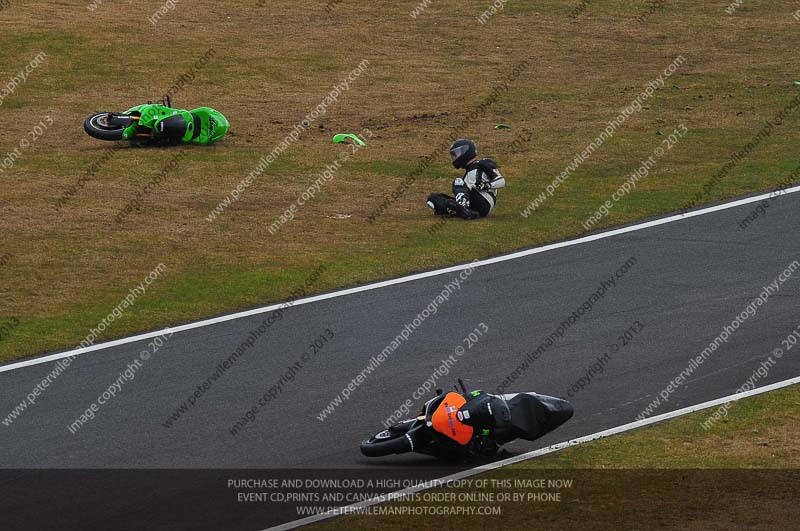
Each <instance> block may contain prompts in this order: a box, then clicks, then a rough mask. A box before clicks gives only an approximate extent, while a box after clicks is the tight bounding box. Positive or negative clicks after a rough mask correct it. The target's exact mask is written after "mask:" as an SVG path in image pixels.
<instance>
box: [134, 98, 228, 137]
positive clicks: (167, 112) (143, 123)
mask: <svg viewBox="0 0 800 531" xmlns="http://www.w3.org/2000/svg"><path fill="white" fill-rule="evenodd" d="M123 114H128V115H130V114H138V115H139V121H138V122H134V123H132V124H131V125H129V126H128V127H127V128H126V129H125V130H124V131H123V133H122V138H123V140H129V139H131V138H133V137H134V135H135V134H136V130H137V128H142V127H144V128H147V129H151V130H153V131H157V130H158V129H156V128H157V126H158V123H159V122H160V121H161V120H163V119H165V118H169V117H170V116H174V115H176V114H180V115H181V116H183V119H184V120H186V123H187V124H189V127H188V128H187V131H186V134H185V135H184V136H183V139H182V141H183V142H187V143H192V144H200V145H208V144H212V143H214V142H216V141H217V140H220V139H222V137H224V136H225V134H226V133H227V132H228V130H230V128H231V125H230V123H229V122H228V119H227V118H225V116H224V115H223V114H222V113H221V112H219V111H217V110H215V109H212V108H211V107H198V108H197V109H192V110H191V111H186V110H183V109H173V108H170V107H166V106H164V105H160V104H157V103H145V104H143V105H137V106H135V107H131V108H130V109H128V110H127V111H125V112H124V113H123ZM194 116H197V117H199V118H200V134H199V135H198V136H197V137H195V138H192V136H194V135H193V132H194V131H193V127H194Z"/></svg>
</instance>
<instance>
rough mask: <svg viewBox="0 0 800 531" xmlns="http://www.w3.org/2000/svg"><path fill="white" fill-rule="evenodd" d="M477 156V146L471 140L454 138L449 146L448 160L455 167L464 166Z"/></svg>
mask: <svg viewBox="0 0 800 531" xmlns="http://www.w3.org/2000/svg"><path fill="white" fill-rule="evenodd" d="M477 156H478V148H476V147H475V142H473V141H472V140H456V141H455V142H453V145H452V146H450V160H452V161H453V166H455V167H456V168H466V167H467V163H468V162H469V161H471V160H472V159H474V158H475V157H477Z"/></svg>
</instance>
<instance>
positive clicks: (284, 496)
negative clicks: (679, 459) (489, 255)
mask: <svg viewBox="0 0 800 531" xmlns="http://www.w3.org/2000/svg"><path fill="white" fill-rule="evenodd" d="M456 472H458V469H454V468H428V469H419V468H417V469H402V468H399V467H398V468H374V469H326V470H315V469H278V470H265V469H253V470H0V485H1V486H2V495H1V496H0V529H3V530H4V531H16V530H30V529H36V530H50V529H52V530H56V529H57V530H73V529H75V530H82V531H87V530H94V529H114V530H135V531H162V530H163V531H167V530H168V531H178V530H187V531H188V530H191V531H203V530H214V531H218V530H231V531H238V530H241V531H260V530H264V529H268V528H272V527H278V526H282V525H284V524H288V523H291V522H297V521H301V520H302V521H304V522H306V523H313V522H311V521H313V520H315V519H316V518H315V515H320V514H329V515H330V514H333V515H335V517H336V518H335V519H332V520H328V519H326V520H325V521H324V522H325V528H326V529H343V530H344V529H364V528H375V527H379V528H381V529H397V530H402V529H409V530H410V529H420V528H427V527H431V528H441V529H451V528H456V527H457V528H458V529H459V530H460V531H463V530H470V529H476V530H481V531H483V530H485V529H486V526H489V525H491V526H494V527H497V526H498V525H499V526H500V527H501V528H502V529H530V528H531V524H530V522H531V521H536V526H535V527H536V529H537V530H546V529H567V528H569V529H576V530H577V529H655V528H662V529H671V528H675V529H678V528H680V529H694V528H697V529H705V528H720V529H734V528H736V529H741V528H748V529H785V528H786V526H785V523H786V522H794V521H800V508H798V505H799V504H797V503H796V501H795V499H794V498H795V496H796V493H797V492H800V470H763V469H759V470H536V469H529V470H523V469H501V470H495V471H492V472H489V473H486V474H480V475H471V476H465V477H461V478H458V479H456V478H454V477H453V476H452V475H453V474H454V473H456ZM430 487H433V488H430Z"/></svg>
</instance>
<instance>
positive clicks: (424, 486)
mask: <svg viewBox="0 0 800 531" xmlns="http://www.w3.org/2000/svg"><path fill="white" fill-rule="evenodd" d="M798 383H800V376H796V377H794V378H790V379H788V380H783V381H780V382H776V383H774V384H770V385H765V386H763V387H757V388H755V389H751V390H750V391H745V392H742V393H736V394H733V395H729V396H724V397H722V398H717V399H714V400H709V401H708V402H702V403H700V404H695V405H693V406H688V407H685V408H682V409H676V410H675V411H670V412H668V413H663V414H661V415H657V416H655V417H650V418H646V419H642V420H637V421H634V422H630V423H628V424H623V425H621V426H617V427H615V428H609V429H607V430H603V431H599V432H597V433H593V434H591V435H584V436H583V437H578V438H576V439H570V440H568V441H564V442H560V443H557V444H554V445H552V446H547V447H545V448H540V449H539V450H533V451H532V452H527V453H524V454H520V455H516V456H514V457H509V458H508V459H503V460H501V461H495V462H494V463H490V464H488V465H481V466H479V467H475V468H470V469H468V470H464V471H462V472H458V473H456V474H452V475H450V476H445V477H443V478H439V479H434V480H430V481H426V482H424V483H421V484H420V485H416V486H413V487H408V488H405V489H402V490H398V491H395V492H392V493H390V494H386V495H384V497H383V498H380V497H375V498H371V499H369V500H364V501H362V502H358V503H354V504H352V505H346V506H342V507H339V508H337V509H336V510H334V511H328V512H325V513H322V514H318V515H314V516H307V517H306V518H303V519H300V520H295V521H293V522H287V523H285V524H281V525H279V526H275V527H270V528H268V529H265V530H263V531H284V530H288V529H295V528H297V527H301V526H305V525H309V524H313V523H316V522H319V521H322V520H327V519H330V518H334V517H337V516H343V515H346V514H348V513H357V512H358V510H359V509H364V508H367V507H371V506H373V505H379V504H381V503H386V502H387V501H402V499H403V498H404V497H405V496H408V495H409V494H414V493H417V492H420V491H423V490H429V489H432V488H437V487H442V486H444V484H446V483H447V482H450V481H458V480H460V479H464V478H468V477H471V476H476V475H478V474H483V473H485V472H489V471H492V470H496V469H498V468H502V467H504V466H508V465H513V464H515V463H519V462H521V461H527V460H529V459H533V458H535V457H540V456H543V455H546V454H550V453H553V452H558V451H559V450H563V449H565V448H569V447H572V446H577V445H579V444H583V443H587V442H590V441H594V440H597V439H602V438H604V437H609V436H611V435H617V434H619V433H623V432H626V431H630V430H634V429H636V428H642V427H644V426H649V425H651V424H656V423H658V422H662V421H665V420H669V419H672V418H675V417H680V416H683V415H687V414H689V413H694V412H696V411H700V410H703V409H708V408H711V407H714V406H717V405H721V404H725V403H728V402H735V401H737V400H741V399H743V398H748V397H750V396H754V395H760V394H762V393H766V392H769V391H774V390H776V389H781V388H783V387H788V386H790V385H795V384H798Z"/></svg>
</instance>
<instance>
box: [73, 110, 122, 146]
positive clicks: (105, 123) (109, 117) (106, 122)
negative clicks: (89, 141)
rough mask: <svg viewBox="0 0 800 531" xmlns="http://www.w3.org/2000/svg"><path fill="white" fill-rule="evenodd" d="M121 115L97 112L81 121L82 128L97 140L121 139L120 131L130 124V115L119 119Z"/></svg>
mask: <svg viewBox="0 0 800 531" xmlns="http://www.w3.org/2000/svg"><path fill="white" fill-rule="evenodd" d="M122 117H123V115H119V114H117V113H113V112H99V113H97V114H93V115H91V116H89V117H88V118H87V119H86V121H85V122H83V130H84V131H86V133H87V134H88V135H89V136H91V137H92V138H96V139H98V140H108V141H115V140H122V133H123V132H124V131H125V128H126V127H127V126H128V125H130V117H128V119H127V122H128V123H127V125H126V124H125V122H126V120H123V119H121V118H122Z"/></svg>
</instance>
